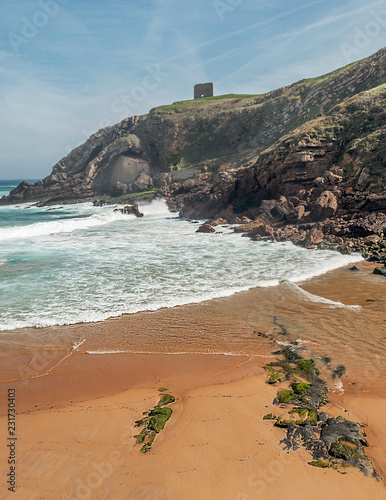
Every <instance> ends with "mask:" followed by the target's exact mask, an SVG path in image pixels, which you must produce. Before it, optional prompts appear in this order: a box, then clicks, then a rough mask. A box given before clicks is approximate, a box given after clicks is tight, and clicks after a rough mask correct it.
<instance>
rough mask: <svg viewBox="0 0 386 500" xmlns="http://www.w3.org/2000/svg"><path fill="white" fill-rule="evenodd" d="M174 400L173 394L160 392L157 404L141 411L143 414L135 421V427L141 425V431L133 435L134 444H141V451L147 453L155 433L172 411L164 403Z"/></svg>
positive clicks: (163, 425)
mask: <svg viewBox="0 0 386 500" xmlns="http://www.w3.org/2000/svg"><path fill="white" fill-rule="evenodd" d="M165 390H166V389H165ZM174 401H175V398H174V396H171V395H170V394H162V395H161V396H160V399H159V401H158V404H157V405H156V406H155V407H154V408H153V409H152V410H150V411H148V412H143V415H145V416H144V417H143V418H141V419H140V420H136V421H135V424H134V426H135V427H143V429H142V430H141V432H140V433H139V434H137V435H136V436H134V437H135V438H136V444H143V446H142V447H141V450H140V451H141V452H142V453H147V452H148V451H149V450H150V448H151V446H152V444H153V442H154V439H155V437H156V435H157V434H158V433H160V432H161V431H162V429H163V428H164V427H165V424H166V422H167V421H168V420H169V418H170V417H171V415H172V413H173V410H172V409H171V408H168V407H166V405H168V404H171V403H173V402H174Z"/></svg>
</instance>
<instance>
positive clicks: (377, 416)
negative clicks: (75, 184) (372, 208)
mask: <svg viewBox="0 0 386 500" xmlns="http://www.w3.org/2000/svg"><path fill="white" fill-rule="evenodd" d="M359 267H360V268H361V270H360V271H359V272H351V271H348V270H347V269H341V270H338V271H334V272H331V273H328V274H326V275H324V276H321V277H318V278H315V279H313V280H309V281H307V282H304V283H302V284H301V288H299V287H297V286H295V285H291V284H286V283H284V284H282V285H279V286H278V287H272V288H267V289H253V290H250V291H248V292H242V293H239V294H236V295H233V296H232V297H228V298H224V299H216V300H213V301H209V302H204V303H200V304H192V305H189V306H183V307H176V308H173V309H164V310H160V311H156V312H152V313H140V314H136V315H132V316H123V317H121V318H117V319H112V320H107V321H105V322H103V323H98V324H84V325H73V326H67V327H54V328H48V329H42V330H33V329H29V330H23V331H20V332H16V331H15V332H9V333H7V332H5V333H4V335H3V336H2V338H1V341H0V343H1V347H2V351H1V352H2V355H1V357H0V368H1V370H0V374H1V375H0V377H1V384H0V403H1V404H0V415H1V416H0V420H1V429H2V435H3V436H4V437H3V438H2V441H3V443H4V445H3V447H2V448H1V451H0V469H1V474H2V477H3V479H2V486H1V489H0V498H20V499H23V500H24V499H26V500H28V499H35V498H36V499H87V498H92V499H114V500H115V499H182V498H184V499H197V498H200V499H235V500H248V499H277V498H280V499H288V500H290V499H291V500H292V499H293V498H298V499H306V498H309V497H310V496H311V497H312V498H314V499H322V498H323V499H325V498H333V499H350V500H356V499H358V500H359V499H364V498H368V499H382V498H386V488H385V483H384V481H382V482H381V483H378V482H376V481H375V479H373V478H366V477H365V476H364V475H363V474H362V473H361V472H359V471H358V470H355V469H350V470H349V472H348V474H347V475H341V474H338V473H337V472H336V471H334V470H327V471H325V470H321V469H317V468H313V467H310V466H309V465H308V464H307V462H308V461H310V460H311V457H310V455H309V453H308V452H306V451H305V450H302V449H299V450H298V451H296V452H293V451H290V452H287V451H284V450H283V445H280V444H279V442H280V440H281V439H283V437H284V435H285V433H284V431H283V430H282V429H279V428H275V427H273V425H272V422H269V421H263V416H264V415H265V414H266V413H270V412H271V411H276V412H277V407H275V406H274V405H273V404H272V402H273V399H274V397H275V395H276V388H275V387H272V386H269V385H267V384H266V383H265V379H266V376H265V373H264V370H263V368H262V366H263V365H265V364H266V363H268V362H270V361H271V360H272V359H273V356H272V354H271V353H272V351H274V350H275V349H277V348H278V346H280V345H281V344H283V343H286V342H289V341H296V340H298V341H299V343H300V344H301V345H302V346H303V347H304V351H303V352H302V355H303V356H304V357H306V356H312V357H314V359H316V361H317V364H318V367H319V368H320V369H321V371H322V375H323V378H325V379H326V380H327V381H328V384H329V386H330V389H331V391H330V393H329V397H330V399H331V403H330V404H329V405H328V407H327V411H328V412H329V413H330V414H331V415H333V416H338V415H344V416H345V417H346V418H350V419H353V420H356V421H358V422H360V423H362V424H364V425H365V426H366V427H365V429H366V433H367V435H368V441H369V444H370V446H369V448H368V449H366V453H367V454H368V456H369V458H371V460H372V461H373V463H374V465H375V468H376V470H377V472H378V473H379V474H380V475H382V476H383V477H385V476H386V458H385V450H386V429H385V427H384V425H383V422H384V418H383V416H384V415H385V412H386V383H385V377H384V374H385V370H386V366H385V359H386V356H385V354H386V349H385V342H384V340H385V337H386V329H385V328H386V294H385V287H386V280H384V281H382V279H383V278H381V277H375V276H372V275H371V269H372V268H373V267H374V265H370V264H365V263H360V264H359ZM302 290H304V291H306V292H308V293H310V294H313V295H311V296H310V295H306V294H304V292H302ZM318 296H319V297H323V298H325V299H328V300H329V301H334V302H335V303H331V302H326V301H325V302H320V299H318ZM337 302H339V303H340V305H339V304H337ZM344 305H346V306H359V307H355V308H350V307H344ZM259 332H260V335H259ZM261 334H264V335H269V336H270V337H271V338H270V339H268V338H265V337H263V336H261ZM74 346H75V347H74ZM108 351H122V352H121V353H116V354H103V355H98V354H90V353H96V352H99V353H100V352H108ZM221 353H222V354H221ZM322 356H328V357H330V358H331V366H330V367H328V366H326V365H325V363H323V361H322V360H321V359H320V357H322ZM340 364H343V365H344V366H345V367H346V370H347V371H346V374H345V375H344V376H343V377H342V379H341V381H340V382H341V384H340V383H339V380H338V381H337V380H333V379H332V378H331V370H333V369H334V368H335V367H336V366H338V365H340ZM161 386H163V387H166V388H168V392H169V393H171V394H173V395H174V396H175V397H176V402H175V403H174V404H173V405H172V408H173V414H172V417H171V419H170V420H169V421H168V422H167V424H166V427H165V429H164V430H163V431H162V432H161V433H160V434H159V435H158V436H157V437H156V440H155V442H154V444H153V446H152V449H151V451H150V452H149V453H148V454H146V455H143V454H142V453H140V452H139V446H134V443H135V440H134V438H133V436H134V435H135V434H137V433H138V430H137V429H135V428H134V422H135V420H137V419H139V418H141V416H142V412H144V411H147V410H149V409H151V408H152V407H153V406H154V405H155V404H156V402H157V401H158V397H159V393H158V391H157V389H158V388H159V387H161ZM10 387H14V388H15V389H16V398H17V399H16V402H17V411H18V415H17V427H16V435H17V438H18V440H17V488H16V493H15V494H12V493H8V492H7V491H6V489H5V487H4V484H5V477H6V473H7V469H8V468H9V466H8V465H7V457H8V450H7V449H6V444H5V443H6V436H5V432H6V415H5V414H6V407H7V400H6V395H7V391H8V389H9V388H10Z"/></svg>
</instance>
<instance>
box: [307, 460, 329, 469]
mask: <svg viewBox="0 0 386 500" xmlns="http://www.w3.org/2000/svg"><path fill="white" fill-rule="evenodd" d="M308 465H312V467H320V468H321V469H326V468H327V467H330V464H328V463H327V462H323V460H313V461H312V462H308Z"/></svg>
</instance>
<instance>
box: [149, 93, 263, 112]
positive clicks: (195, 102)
mask: <svg viewBox="0 0 386 500" xmlns="http://www.w3.org/2000/svg"><path fill="white" fill-rule="evenodd" d="M261 95H262V94H225V95H217V96H213V97H202V98H201V99H189V100H187V101H176V102H173V104H166V105H164V106H158V107H156V108H155V111H156V112H161V113H162V112H166V111H183V110H185V109H190V108H192V107H193V106H195V107H201V106H205V105H206V104H210V103H212V102H218V101H225V100H231V99H238V100H240V99H257V98H259V97H261Z"/></svg>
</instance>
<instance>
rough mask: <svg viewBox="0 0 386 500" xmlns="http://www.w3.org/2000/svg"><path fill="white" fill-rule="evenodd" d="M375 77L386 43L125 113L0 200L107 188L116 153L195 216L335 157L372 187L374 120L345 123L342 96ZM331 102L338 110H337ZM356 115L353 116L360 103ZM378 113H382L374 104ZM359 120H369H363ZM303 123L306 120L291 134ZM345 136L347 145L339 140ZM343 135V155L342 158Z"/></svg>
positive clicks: (293, 185)
mask: <svg viewBox="0 0 386 500" xmlns="http://www.w3.org/2000/svg"><path fill="white" fill-rule="evenodd" d="M383 83H386V49H383V50H381V51H379V52H378V53H376V54H374V55H373V56H371V57H369V58H367V59H364V60H362V61H359V62H357V63H354V64H351V65H349V66H347V67H345V68H342V69H340V70H337V71H335V72H333V73H330V74H328V75H325V76H322V77H320V78H315V79H309V80H303V81H301V82H298V83H296V84H293V85H291V86H288V87H284V88H281V89H278V90H276V91H273V92H270V93H268V94H265V95H255V96H220V97H211V98H205V99H200V100H196V101H183V102H178V103H174V104H173V105H170V106H161V107H159V108H155V109H153V110H152V111H151V112H150V114H149V115H148V116H147V117H132V118H127V119H125V120H123V121H122V122H121V123H119V124H117V125H115V126H113V127H107V128H105V129H102V130H100V131H98V132H97V133H96V134H94V135H92V136H91V137H90V138H89V139H88V141H87V142H86V143H85V144H83V145H82V146H79V147H78V148H76V149H75V150H73V151H72V152H71V153H70V154H69V155H68V156H67V157H66V158H63V159H62V160H61V161H59V162H58V163H57V164H56V165H55V166H54V167H53V170H52V174H51V175H49V176H48V177H46V178H45V179H43V180H41V181H38V182H37V183H35V184H34V185H29V184H28V183H25V182H24V183H22V184H20V185H19V186H18V187H17V188H16V189H15V190H13V191H12V193H11V194H10V195H9V196H8V197H3V198H2V199H1V200H0V203H2V204H6V203H20V202H26V201H40V202H45V203H61V202H66V201H73V200H86V199H92V198H95V197H98V196H107V197H108V196H109V195H113V194H114V193H116V191H117V186H112V185H111V183H110V179H111V176H112V171H113V168H114V165H115V164H116V161H117V160H118V159H119V158H122V157H125V156H135V157H141V158H143V159H145V160H147V161H148V162H149V164H150V176H151V177H153V180H154V181H155V183H158V186H159V187H162V189H161V193H162V194H163V195H164V196H165V197H167V198H169V202H170V204H171V205H172V206H174V207H175V208H178V209H181V208H182V209H183V211H184V213H191V214H199V215H202V216H207V215H209V214H215V213H220V212H221V211H223V210H225V209H227V208H229V207H230V205H231V210H232V211H233V213H242V212H245V211H248V210H249V211H251V209H255V208H257V207H258V206H259V204H260V203H261V202H262V201H263V200H267V199H277V198H278V197H279V196H280V195H283V196H286V195H290V196H295V195H296V193H297V192H298V190H299V189H306V190H309V189H310V186H311V185H312V183H313V182H314V180H315V179H316V178H317V177H319V176H323V175H324V172H325V171H326V170H327V169H328V168H330V166H331V164H335V163H339V164H341V162H346V163H347V165H352V167H351V168H352V171H350V173H349V172H348V167H347V168H346V176H347V175H348V176H350V178H352V183H353V184H355V183H356V182H357V181H360V185H361V186H363V187H364V188H366V189H367V188H369V189H371V190H372V191H373V192H380V190H381V189H382V186H383V184H380V183H379V175H380V176H381V178H382V179H383V177H382V175H383V174H382V165H383V164H382V159H379V158H378V156H377V155H378V153H376V152H374V153H371V151H372V149H371V148H373V149H374V148H375V150H378V146H379V144H380V143H381V142H382V140H381V139H380V138H379V137H378V136H377V135H374V134H373V135H371V134H370V132H371V131H372V132H375V129H374V130H373V129H370V128H367V129H366V130H364V131H362V130H360V126H359V124H357V122H355V123H353V124H352V127H351V125H350V123H351V121H350V119H348V118H347V120H348V121H347V120H346V118H345V116H346V115H347V116H348V115H350V110H349V109H348V108H347V107H346V105H345V104H344V103H345V101H346V100H347V99H350V98H352V97H353V96H358V94H359V95H360V93H361V92H365V91H368V90H370V89H373V88H376V87H379V86H380V85H381V84H383ZM377 95H378V93H377ZM358 99H359V98H358ZM359 101H360V99H359ZM350 102H351V101H350ZM341 103H343V104H341ZM354 105H355V103H353V104H352V106H354ZM374 105H375V104H374ZM377 105H378V106H382V103H378V104H377ZM336 106H338V108H339V106H342V110H344V111H342V112H341V113H340V114H339V109H338V108H337V107H336ZM350 109H351V108H350ZM361 112H362V113H363V112H367V111H366V110H362V111H361ZM358 113H359V112H358ZM351 114H352V115H353V116H354V114H355V113H351ZM343 115H345V116H343ZM324 117H325V118H326V119H327V120H335V121H339V122H340V125H339V126H340V127H341V130H340V132H339V131H338V129H335V128H334V126H333V124H332V122H331V123H330V122H329V123H330V125H329V126H328V127H327V125H325V123H327V122H323V119H324ZM357 118H358V120H359V122H360V121H361V116H360V113H359V115H358V117H357ZM378 118H379V119H382V118H383V117H382V116H381V114H379V117H378ZM378 118H377V119H378ZM315 119H316V122H312V121H311V120H315ZM345 120H346V121H347V123H346V121H345ZM322 122H323V125H322ZM349 122H350V123H349ZM319 123H320V124H321V125H320V127H321V129H320V130H319V129H318V128H317V127H318V124H319ZM377 123H378V122H377ZM311 124H312V125H311ZM367 125H368V126H369V127H370V123H368V124H367ZM302 126H304V127H306V129H307V130H306V129H304V137H303V138H302V139H299V140H298V139H297V137H298V135H299V134H301V133H302V130H303V129H302ZM311 126H312V127H316V128H315V133H312V134H311V132H309V131H308V127H311ZM349 126H350V127H351V128H350V129H349V130H348V128H347V127H349ZM299 127H300V129H299ZM322 129H323V130H322ZM378 129H379V127H378V125H377V130H378ZM294 131H295V132H294ZM327 132H328V134H327ZM362 132H363V133H362ZM364 132H369V134H368V135H367V136H366V137H368V140H369V141H370V142H371V148H370V149H369V147H370V146H369V145H368V143H367V141H366V140H364V139H363V140H362V142H361V143H360V144H359V143H358V144H355V145H353V144H352V143H353V141H355V140H356V139H357V138H359V136H358V137H357V135H356V134H359V135H360V137H362V138H363V137H364ZM291 134H292V135H291ZM308 136H309V139H308ZM348 136H349V137H350V140H349V139H348V138H347V137H348ZM370 136H371V137H370ZM283 137H285V139H283ZM295 138H296V139H295ZM278 141H279V142H278ZM345 141H346V142H345ZM377 141H378V142H377ZM349 142H350V143H351V146H352V148H354V149H353V150H351V149H348V145H349ZM343 143H344V145H343V146H344V148H345V149H344V151H345V154H346V155H348V156H346V159H342V158H341V155H342V147H343V146H342V144H343ZM362 150H363V151H362ZM372 154H373V156H374V155H375V156H377V158H378V160H379V161H378V160H377V161H378V163H377V164H378V170H379V171H380V172H381V173H379V171H374V167H372V166H371V165H373V162H372V160H371V158H370V157H371V155H372ZM356 155H360V157H361V158H362V156H363V157H364V156H366V157H367V158H368V159H369V161H368V165H366V166H363V168H362V167H360V168H359V167H358V168H357V166H358V165H361V160H360V161H359V160H356V158H355V157H356ZM349 157H350V158H351V160H352V161H351V160H349ZM346 163H345V164H346ZM187 167H194V169H195V170H196V179H195V180H192V179H190V181H184V182H183V183H182V184H181V183H172V182H173V178H172V177H173V171H174V172H175V171H176V170H177V171H178V176H177V175H175V176H174V177H175V178H177V177H180V178H181V174H183V172H184V170H185V169H186V168H187ZM194 169H193V170H194ZM193 170H192V171H193ZM200 172H201V177H200ZM334 175H335V174H334ZM182 177H183V175H182ZM198 178H199V181H197V179H198ZM305 178H308V179H309V180H308V181H307V182H306V180H305ZM142 181H144V182H142V183H141V182H139V183H138V185H139V186H140V187H141V186H144V188H145V186H147V185H148V180H146V179H145V180H144V179H142ZM150 182H151V181H150ZM382 182H383V180H382ZM171 183H172V184H171ZM377 183H379V184H377ZM170 184H171V185H170ZM374 184H376V185H377V186H378V187H376V185H374ZM198 186H201V187H199V188H198ZM118 187H119V189H124V188H122V186H118ZM376 190H378V191H376ZM195 191H196V194H195ZM120 194H123V195H124V192H122V193H120ZM183 207H184V208H183ZM228 213H229V210H228Z"/></svg>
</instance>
